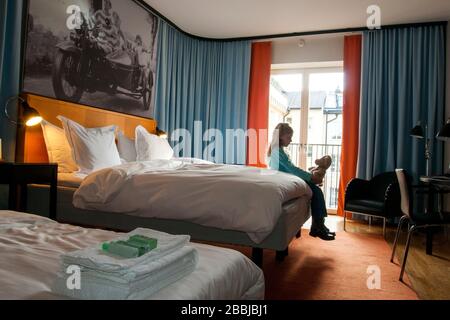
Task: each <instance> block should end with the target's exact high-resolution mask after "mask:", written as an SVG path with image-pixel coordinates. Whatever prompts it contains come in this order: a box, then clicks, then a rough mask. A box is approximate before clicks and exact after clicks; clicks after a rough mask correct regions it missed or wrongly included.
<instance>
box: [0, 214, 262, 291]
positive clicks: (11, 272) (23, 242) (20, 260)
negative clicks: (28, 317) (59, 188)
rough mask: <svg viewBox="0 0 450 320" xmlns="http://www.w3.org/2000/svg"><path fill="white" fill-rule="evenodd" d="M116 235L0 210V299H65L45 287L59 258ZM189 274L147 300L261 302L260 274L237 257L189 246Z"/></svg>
mask: <svg viewBox="0 0 450 320" xmlns="http://www.w3.org/2000/svg"><path fill="white" fill-rule="evenodd" d="M118 235H120V234H118V233H114V232H111V231H103V230H94V229H86V228H81V227H75V226H71V225H64V224H59V223H56V222H54V221H51V220H49V219H46V218H42V217H39V216H35V215H29V214H24V213H17V212H11V211H0V252H1V255H2V258H1V259H0V299H3V300H11V299H31V300H33V299H40V300H41V299H65V298H64V297H62V296H58V295H55V294H54V293H53V292H52V290H51V288H52V287H53V285H54V281H55V277H56V274H57V273H58V270H59V268H60V256H61V255H62V254H66V253H68V252H72V251H75V250H79V249H83V248H86V247H88V246H92V245H95V244H98V243H101V242H104V241H109V240H112V239H114V238H116V237H117V236H118ZM191 246H193V247H194V248H195V249H196V250H197V251H198V256H199V259H198V264H197V267H196V268H195V270H194V272H192V273H191V274H189V275H188V276H186V277H184V278H183V279H181V280H179V281H177V282H175V283H173V284H171V285H169V286H168V287H166V288H164V289H162V290H160V291H159V292H157V293H155V294H153V295H152V296H150V297H149V298H148V299H149V300H205V299H206V300H236V299H238V300H240V299H250V300H254V299H263V298H264V287H265V285H264V275H263V273H262V271H261V269H259V268H258V267H257V266H256V265H255V264H254V263H253V262H251V261H250V260H249V259H248V258H246V257H245V256H243V255H242V254H241V253H239V252H237V251H233V250H228V249H223V248H216V247H212V246H207V245H202V244H193V243H191Z"/></svg>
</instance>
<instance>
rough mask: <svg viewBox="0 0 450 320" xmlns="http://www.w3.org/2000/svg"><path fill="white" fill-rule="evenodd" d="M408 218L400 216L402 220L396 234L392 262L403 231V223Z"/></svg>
mask: <svg viewBox="0 0 450 320" xmlns="http://www.w3.org/2000/svg"><path fill="white" fill-rule="evenodd" d="M406 219H408V217H407V216H403V217H401V218H400V221H399V223H398V228H397V233H396V234H395V240H394V246H393V248H392V256H391V262H392V263H394V258H395V251H396V250H397V244H398V239H399V237H400V232H401V231H402V226H403V223H404V222H405V221H406Z"/></svg>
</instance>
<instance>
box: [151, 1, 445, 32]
mask: <svg viewBox="0 0 450 320" xmlns="http://www.w3.org/2000/svg"><path fill="white" fill-rule="evenodd" d="M145 1H146V2H147V3H148V4H149V5H150V6H152V7H153V8H154V9H156V10H157V11H159V12H160V13H161V14H163V15H164V16H165V17H167V18H168V19H169V20H171V21H172V22H174V23H175V24H176V25H177V26H178V27H179V28H181V29H182V30H184V31H186V32H188V33H191V34H194V35H198V36H202V37H207V38H237V37H252V36H260V35H272V34H284V33H292V32H306V31H320V30H329V29H342V28H356V27H363V26H365V25H366V21H367V18H368V14H367V12H366V11H367V8H368V6H370V5H372V4H377V5H379V6H380V8H381V12H382V24H384V25H390V24H403V23H415V22H429V21H440V20H450V0H145Z"/></svg>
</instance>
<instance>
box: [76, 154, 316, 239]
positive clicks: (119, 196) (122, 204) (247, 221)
mask: <svg viewBox="0 0 450 320" xmlns="http://www.w3.org/2000/svg"><path fill="white" fill-rule="evenodd" d="M311 196H312V192H311V189H310V188H309V187H308V185H307V184H306V183H305V182H304V181H303V180H301V179H300V178H297V177H295V176H293V175H288V174H284V173H280V172H275V171H271V170H265V169H257V168H250V167H241V166H230V165H216V164H208V163H204V162H201V163H196V162H195V161H194V162H187V161H181V160H156V161H150V162H139V163H129V164H124V165H121V166H118V167H113V168H108V169H105V170H101V171H98V172H95V173H93V174H91V175H89V176H88V177H87V178H86V179H84V180H83V182H82V183H81V185H80V187H79V189H78V190H77V191H76V192H75V195H74V200H73V204H74V206H75V207H76V208H79V209H85V210H96V211H103V212H113V213H125V214H130V215H134V216H141V217H148V218H160V219H171V220H183V221H190V222H193V223H197V224H200V225H203V226H207V227H215V228H220V229H224V230H236V231H241V232H245V233H247V234H248V235H249V237H250V238H251V239H252V240H253V241H254V242H256V243H261V242H262V241H263V240H264V239H265V238H266V237H267V236H268V235H269V234H270V233H271V232H272V231H273V229H274V227H275V226H276V223H277V221H278V219H279V217H280V215H281V214H282V207H283V204H284V203H286V202H289V201H291V200H294V199H297V198H301V197H306V198H307V199H310V198H311Z"/></svg>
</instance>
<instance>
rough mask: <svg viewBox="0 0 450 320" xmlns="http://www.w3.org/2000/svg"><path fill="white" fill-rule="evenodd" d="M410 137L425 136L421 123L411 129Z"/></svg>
mask: <svg viewBox="0 0 450 320" xmlns="http://www.w3.org/2000/svg"><path fill="white" fill-rule="evenodd" d="M411 137H415V138H419V139H424V138H425V133H424V130H423V127H422V125H420V124H418V125H417V126H415V127H414V128H413V129H412V130H411Z"/></svg>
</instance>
